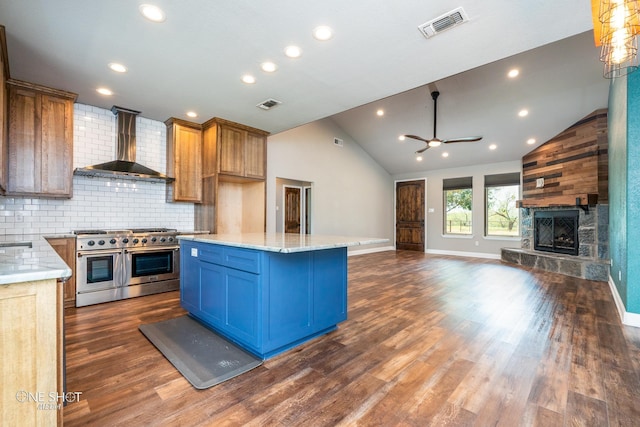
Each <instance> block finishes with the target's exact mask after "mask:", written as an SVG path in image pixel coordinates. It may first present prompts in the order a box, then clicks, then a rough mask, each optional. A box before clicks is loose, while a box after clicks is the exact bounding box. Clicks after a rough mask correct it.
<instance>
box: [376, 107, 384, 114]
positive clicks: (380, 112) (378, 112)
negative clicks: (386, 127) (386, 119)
mask: <svg viewBox="0 0 640 427" xmlns="http://www.w3.org/2000/svg"><path fill="white" fill-rule="evenodd" d="M376 114H377V115H378V116H384V110H383V109H382V108H381V109H379V110H378V111H376Z"/></svg>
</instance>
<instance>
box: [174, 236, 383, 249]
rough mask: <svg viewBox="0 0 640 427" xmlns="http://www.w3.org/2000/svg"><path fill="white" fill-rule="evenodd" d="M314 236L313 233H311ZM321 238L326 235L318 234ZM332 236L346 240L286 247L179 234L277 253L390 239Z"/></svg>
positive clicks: (216, 242) (216, 243)
mask: <svg viewBox="0 0 640 427" xmlns="http://www.w3.org/2000/svg"><path fill="white" fill-rule="evenodd" d="M311 236H313V235H311ZM318 237H320V238H323V237H326V236H322V235H320V236H318ZM330 237H331V238H337V239H343V240H345V241H342V242H332V243H314V244H309V245H304V246H297V247H293V246H292V247H286V246H283V245H280V246H273V245H268V244H258V243H251V242H246V241H245V242H239V241H234V240H228V239H224V238H221V239H218V238H216V235H215V234H209V235H204V236H196V235H183V236H178V240H190V241H194V242H201V243H208V244H214V245H222V246H231V247H235V248H243V249H255V250H260V251H267V252H277V253H298V252H310V251H316V250H325V249H336V248H346V247H352V246H361V245H373V244H379V243H386V242H388V241H389V239H385V238H370V237H366V238H361V237H348V236H344V237H343V236H330Z"/></svg>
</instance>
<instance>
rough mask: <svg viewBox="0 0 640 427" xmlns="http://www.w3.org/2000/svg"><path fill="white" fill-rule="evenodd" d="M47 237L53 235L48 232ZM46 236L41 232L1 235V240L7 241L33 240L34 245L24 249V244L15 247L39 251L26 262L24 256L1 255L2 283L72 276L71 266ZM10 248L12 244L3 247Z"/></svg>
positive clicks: (8, 283)
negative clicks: (40, 233)
mask: <svg viewBox="0 0 640 427" xmlns="http://www.w3.org/2000/svg"><path fill="white" fill-rule="evenodd" d="M46 237H49V238H51V237H52V236H51V235H50V234H47V235H46ZM46 237H45V235H39V234H30V235H5V236H0V240H1V241H4V242H6V243H11V242H17V243H23V242H31V243H32V245H33V246H34V247H31V248H25V249H22V248H23V246H21V245H18V246H16V247H14V248H18V249H19V250H22V251H27V252H28V251H29V250H30V253H36V252H37V253H38V254H39V255H37V256H36V257H34V258H28V257H27V258H26V259H27V261H26V262H25V260H24V259H22V258H20V259H16V258H11V257H10V256H8V255H6V256H0V285H12V284H17V283H23V282H34V281H40V280H49V279H56V280H57V279H62V280H66V279H68V278H69V277H71V268H70V267H69V266H68V265H67V264H65V262H64V261H63V260H62V258H60V256H59V255H58V254H57V253H56V251H55V250H54V249H53V248H52V247H51V245H50V244H49V242H48V241H47V239H46ZM56 237H57V236H56ZM2 238H4V239H2ZM10 248H12V246H6V247H5V248H3V249H10ZM3 253H6V252H3ZM28 253H29V252H28ZM41 258H44V260H41ZM30 260H33V262H29V261H30Z"/></svg>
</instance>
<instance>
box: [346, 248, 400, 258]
mask: <svg viewBox="0 0 640 427" xmlns="http://www.w3.org/2000/svg"><path fill="white" fill-rule="evenodd" d="M395 250H396V248H394V247H393V246H382V247H379V248H369V249H358V250H353V251H348V252H347V256H354V255H364V254H373V253H376V252H386V251H395Z"/></svg>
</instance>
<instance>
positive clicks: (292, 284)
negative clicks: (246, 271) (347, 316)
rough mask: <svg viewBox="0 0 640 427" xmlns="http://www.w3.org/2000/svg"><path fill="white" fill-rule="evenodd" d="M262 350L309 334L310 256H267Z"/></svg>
mask: <svg viewBox="0 0 640 427" xmlns="http://www.w3.org/2000/svg"><path fill="white" fill-rule="evenodd" d="M268 259H269V262H268V269H267V272H268V288H267V289H266V290H265V293H266V294H268V295H269V298H268V302H267V304H266V313H265V314H266V326H265V331H264V333H265V335H266V339H265V341H266V342H265V347H266V350H267V351H271V350H275V349H277V348H279V347H282V346H285V345H289V346H290V344H291V343H293V342H296V341H298V340H300V339H303V338H305V337H307V336H309V335H311V334H312V333H313V319H312V311H311V310H312V306H313V301H312V297H313V289H312V285H313V283H312V275H311V273H312V272H311V269H310V266H311V259H312V252H300V253H290V254H281V253H272V254H269V256H268Z"/></svg>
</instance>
